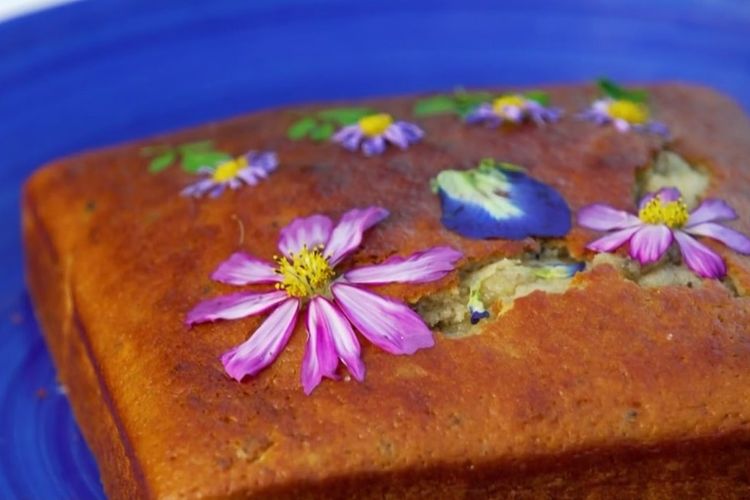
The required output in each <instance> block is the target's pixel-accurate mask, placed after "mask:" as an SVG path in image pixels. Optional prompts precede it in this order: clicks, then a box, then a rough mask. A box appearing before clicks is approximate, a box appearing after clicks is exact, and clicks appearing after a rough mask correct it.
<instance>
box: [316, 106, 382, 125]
mask: <svg viewBox="0 0 750 500" xmlns="http://www.w3.org/2000/svg"><path fill="white" fill-rule="evenodd" d="M372 113H374V111H373V110H372V109H370V108H334V109H326V110H323V111H320V112H318V117H319V118H320V119H321V120H324V121H332V122H335V123H337V124H339V125H351V124H352V123H354V122H356V121H357V120H359V119H360V118H362V117H363V116H367V115H370V114H372Z"/></svg>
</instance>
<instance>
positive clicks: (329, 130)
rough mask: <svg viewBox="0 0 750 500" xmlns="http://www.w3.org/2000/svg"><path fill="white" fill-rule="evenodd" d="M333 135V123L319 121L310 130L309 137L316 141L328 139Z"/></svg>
mask: <svg viewBox="0 0 750 500" xmlns="http://www.w3.org/2000/svg"><path fill="white" fill-rule="evenodd" d="M332 135H333V124H332V123H330V122H326V123H321V124H320V125H317V126H316V127H315V128H314V129H312V130H311V131H310V139H312V140H313V141H316V142H322V141H325V140H328V139H330V137H331V136H332Z"/></svg>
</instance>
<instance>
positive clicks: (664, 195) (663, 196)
mask: <svg viewBox="0 0 750 500" xmlns="http://www.w3.org/2000/svg"><path fill="white" fill-rule="evenodd" d="M656 196H658V197H659V199H660V200H661V201H662V202H664V203H670V202H672V201H677V200H679V199H680V198H681V197H682V193H680V190H679V189H677V188H676V187H663V188H661V189H660V190H658V191H657V192H656Z"/></svg>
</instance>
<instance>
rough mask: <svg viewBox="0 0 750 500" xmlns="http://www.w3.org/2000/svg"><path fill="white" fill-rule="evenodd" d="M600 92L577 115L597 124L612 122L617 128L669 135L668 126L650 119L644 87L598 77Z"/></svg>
mask: <svg viewBox="0 0 750 500" xmlns="http://www.w3.org/2000/svg"><path fill="white" fill-rule="evenodd" d="M598 85H599V89H600V90H601V92H602V94H603V96H602V97H601V98H599V99H596V100H595V101H594V102H593V103H592V104H591V106H589V108H588V109H586V110H584V111H583V112H582V113H581V114H580V115H579V117H580V118H582V119H584V120H588V121H590V122H593V123H596V124H597V125H606V124H610V123H611V124H612V125H614V127H615V128H616V129H617V130H619V131H620V132H628V131H630V130H635V131H637V132H650V133H654V134H658V135H661V136H668V135H669V129H668V128H667V126H666V125H665V124H663V123H661V122H657V121H653V120H651V111H650V109H649V106H648V104H647V102H646V100H647V98H648V94H647V93H646V91H644V90H627V89H625V88H623V87H620V86H619V85H617V84H616V83H614V82H612V81H610V80H600V81H599V82H598Z"/></svg>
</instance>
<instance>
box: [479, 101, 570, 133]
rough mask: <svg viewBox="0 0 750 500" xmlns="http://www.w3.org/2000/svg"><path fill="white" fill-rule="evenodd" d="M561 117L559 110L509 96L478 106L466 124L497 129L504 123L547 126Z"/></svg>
mask: <svg viewBox="0 0 750 500" xmlns="http://www.w3.org/2000/svg"><path fill="white" fill-rule="evenodd" d="M560 116H562V111H561V110H559V109H557V108H552V107H548V106H545V105H543V104H542V103H540V102H538V101H536V100H534V99H530V98H528V97H526V96H523V95H521V94H509V95H505V96H502V97H498V98H497V99H495V100H493V101H492V102H491V103H489V102H485V103H482V104H480V105H479V106H477V108H475V109H474V110H473V111H472V112H471V113H469V114H468V115H467V116H466V123H484V124H486V125H487V126H489V127H497V126H499V125H502V124H503V123H513V124H518V123H522V122H524V121H526V120H531V121H532V122H534V123H535V124H537V125H545V124H547V123H552V122H555V121H557V120H559V119H560Z"/></svg>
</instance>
